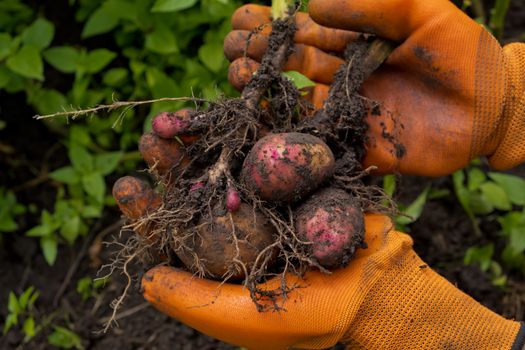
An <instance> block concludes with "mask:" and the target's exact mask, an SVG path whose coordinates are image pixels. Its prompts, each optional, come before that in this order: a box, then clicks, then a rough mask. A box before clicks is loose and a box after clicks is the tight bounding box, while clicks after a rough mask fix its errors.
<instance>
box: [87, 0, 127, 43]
mask: <svg viewBox="0 0 525 350" xmlns="http://www.w3.org/2000/svg"><path fill="white" fill-rule="evenodd" d="M122 11H125V9H124V8H123V9H122ZM118 22H119V18H118V17H116V16H115V15H114V14H112V13H110V12H108V11H107V10H106V9H105V8H104V7H101V8H99V9H98V10H96V11H95V12H93V14H91V16H90V17H89V19H88V20H87V22H86V25H85V26H84V29H83V30H82V38H83V39H85V38H89V37H91V36H95V35H99V34H103V33H107V32H109V31H110V30H112V29H113V28H115V27H116V26H117V25H118Z"/></svg>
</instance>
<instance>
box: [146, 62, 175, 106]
mask: <svg viewBox="0 0 525 350" xmlns="http://www.w3.org/2000/svg"><path fill="white" fill-rule="evenodd" d="M146 82H147V84H148V86H149V87H150V89H151V92H152V94H153V97H154V98H161V97H170V96H177V85H176V84H175V82H174V81H173V79H171V78H170V77H169V76H167V75H166V73H164V72H162V71H160V70H159V69H157V68H153V67H148V68H147V70H146Z"/></svg>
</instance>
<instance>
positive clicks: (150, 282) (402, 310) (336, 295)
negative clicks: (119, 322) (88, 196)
mask: <svg viewBox="0 0 525 350" xmlns="http://www.w3.org/2000/svg"><path fill="white" fill-rule="evenodd" d="M135 181H136V180H135ZM123 183H131V184H132V183H133V181H132V180H131V178H130V177H125V178H122V179H121V180H119V183H117V185H116V186H115V188H114V195H115V197H116V200H117V203H119V206H120V207H121V208H122V209H123V211H124V212H127V213H129V214H130V215H133V216H136V214H138V212H139V211H140V210H142V211H143V214H142V215H147V212H148V210H149V209H150V205H151V204H152V203H153V204H154V203H156V200H154V199H152V198H154V194H153V191H152V190H151V188H148V187H147V186H144V185H138V184H137V185H132V186H129V187H128V190H125V189H124V188H126V186H123V185H122V184H123ZM130 189H131V190H132V192H130V191H129V190H130ZM154 205H156V204H154ZM129 208H134V210H132V211H130V210H129ZM365 227H366V236H365V237H366V243H367V244H368V248H367V249H360V250H358V251H357V253H356V256H355V258H354V260H352V262H351V263H350V265H349V266H348V267H346V268H344V269H339V270H336V271H334V272H333V273H332V274H331V275H327V274H323V273H320V272H316V271H310V272H308V273H307V274H306V276H305V277H304V280H301V279H299V278H297V277H295V276H292V275H290V276H289V277H288V280H287V282H288V283H289V285H292V284H294V283H298V284H299V285H301V286H302V287H303V288H297V289H293V290H292V291H291V292H290V293H288V295H287V299H286V300H285V301H284V307H285V311H281V312H263V313H260V312H258V311H257V310H256V307H255V305H254V304H253V301H252V299H251V298H250V293H249V291H248V290H247V289H246V288H244V287H243V286H241V285H233V284H224V283H221V282H216V281H211V280H205V279H200V278H197V277H195V276H193V275H192V274H190V273H188V272H184V271H181V270H178V269H176V268H173V267H168V266H158V267H155V268H153V269H151V270H150V271H148V272H147V273H146V274H145V275H144V277H143V279H142V289H143V293H144V297H145V298H146V299H147V300H148V301H149V302H150V303H152V304H153V305H154V306H155V307H156V308H157V309H159V310H160V311H162V312H164V313H166V314H168V315H170V316H172V317H175V318H177V319H178V320H180V321H182V322H184V323H186V324H188V325H189V326H191V327H193V328H195V329H197V330H199V331H201V332H203V333H205V334H208V335H211V336H213V337H216V338H218V339H221V340H223V341H226V342H229V343H232V344H236V345H240V346H244V347H248V348H249V349H272V350H278V349H287V348H290V347H299V348H311V349H322V348H326V347H329V346H332V345H334V344H335V343H337V342H343V343H346V344H347V345H348V346H349V347H350V348H365V349H442V348H447V349H449V348H450V349H491V350H494V349H507V350H508V349H511V346H514V347H512V349H521V347H522V346H523V344H524V341H525V327H521V329H522V331H521V332H519V330H520V324H519V323H518V322H513V321H509V320H505V319H504V318H503V317H501V316H499V315H497V314H495V313H493V312H492V311H490V310H489V309H487V308H485V307H484V306H482V305H480V304H479V303H478V302H476V301H475V300H473V299H472V298H470V297H469V296H467V295H466V294H464V293H463V292H461V291H460V290H458V289H456V288H455V287H454V286H453V285H452V284H450V283H449V282H448V281H446V280H445V279H444V278H442V277H441V276H439V275H438V274H436V273H435V272H434V271H432V270H431V269H430V268H427V266H426V265H425V264H424V263H423V261H422V260H421V259H420V258H419V257H418V256H417V255H416V253H415V252H414V251H413V250H412V240H411V238H410V237H409V236H407V235H406V234H403V233H400V232H396V231H393V230H392V222H391V221H390V220H389V219H388V218H387V217H385V216H382V215H373V214H369V215H367V216H366V219H365ZM280 282H281V281H280V279H277V278H276V279H274V280H270V281H269V282H267V283H266V284H264V285H260V286H259V287H261V288H265V287H268V288H271V289H274V288H276V287H277V286H278V285H279V283H280ZM518 333H519V335H518ZM513 344H514V345H513Z"/></svg>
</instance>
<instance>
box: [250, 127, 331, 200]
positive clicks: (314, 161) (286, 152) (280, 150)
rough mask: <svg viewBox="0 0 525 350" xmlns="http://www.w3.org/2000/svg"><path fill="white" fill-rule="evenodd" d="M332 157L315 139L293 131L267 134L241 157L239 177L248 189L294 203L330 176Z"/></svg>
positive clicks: (273, 198) (267, 198) (269, 198)
mask: <svg viewBox="0 0 525 350" xmlns="http://www.w3.org/2000/svg"><path fill="white" fill-rule="evenodd" d="M334 166H335V159H334V155H333V153H332V151H331V150H330V148H329V147H328V146H327V145H326V144H325V143H324V142H323V141H322V140H321V139H319V138H317V137H315V136H312V135H309V134H302V133H297V132H291V133H283V134H269V135H267V136H265V137H263V138H262V139H260V140H259V141H258V142H257V143H256V144H255V146H254V147H253V148H252V149H251V150H250V152H249V153H248V156H247V157H246V159H245V160H244V164H243V168H242V172H241V179H242V181H243V183H244V184H245V186H246V187H247V188H248V190H250V191H253V192H255V193H256V194H257V195H259V196H260V197H261V198H262V199H264V200H267V201H272V202H281V203H290V202H294V201H296V200H298V199H300V198H302V197H304V196H306V195H308V194H310V193H311V192H313V191H314V190H315V189H316V188H317V187H318V186H319V185H320V184H321V183H323V182H324V181H325V180H326V179H328V178H329V177H330V176H332V173H333V170H334Z"/></svg>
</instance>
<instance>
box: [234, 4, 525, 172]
mask: <svg viewBox="0 0 525 350" xmlns="http://www.w3.org/2000/svg"><path fill="white" fill-rule="evenodd" d="M309 16H311V18H310V17H308V15H306V14H299V15H298V17H297V24H298V32H297V33H296V36H295V41H296V52H295V53H294V54H293V55H292V56H291V57H290V58H289V60H288V62H287V64H286V65H285V67H284V70H297V71H300V72H302V73H303V74H305V75H306V76H308V77H309V78H310V79H312V80H313V81H315V82H316V83H319V84H318V85H317V87H316V88H315V89H314V91H313V93H312V99H313V101H315V104H316V105H317V106H319V105H320V104H321V102H322V100H323V98H325V97H326V96H327V93H326V91H327V88H326V85H325V84H330V83H331V77H332V75H333V73H334V72H335V71H336V70H337V68H338V67H339V65H340V64H341V63H342V60H341V59H339V58H337V57H335V56H334V55H330V54H329V53H336V54H340V53H341V52H342V50H343V49H344V47H345V44H346V43H347V42H348V41H350V40H353V39H354V38H355V37H356V34H355V32H350V31H356V32H363V33H372V34H376V35H378V36H380V37H382V38H386V39H390V40H393V41H394V42H396V43H397V45H398V47H397V49H396V50H395V51H394V52H393V53H392V54H391V55H390V57H389V59H388V60H387V61H386V63H385V64H383V66H382V67H381V68H380V69H379V70H377V71H376V72H375V73H374V74H373V75H372V76H371V77H370V78H369V79H368V80H367V81H366V82H365V84H364V85H363V88H362V94H363V95H364V96H366V97H368V98H370V99H372V100H375V101H378V102H380V104H381V107H380V112H381V113H380V114H381V115H380V116H373V115H370V116H369V117H368V122H369V124H370V130H369V142H368V145H367V148H368V154H367V157H366V159H365V161H364V163H365V164H364V165H365V166H368V165H378V166H379V167H380V170H381V172H383V173H385V172H393V171H400V172H402V173H410V174H417V175H431V176H439V175H445V174H449V173H451V172H453V171H454V170H456V169H459V168H462V167H464V166H465V165H466V164H467V163H468V162H469V161H470V160H471V159H472V158H475V157H478V156H487V157H488V159H489V162H490V164H491V165H492V166H493V167H494V168H496V169H506V168H511V167H513V166H515V165H517V164H519V163H521V162H523V161H524V160H525V142H523V141H522V139H523V137H524V136H525V134H524V132H523V130H525V44H518V43H514V44H510V45H507V46H505V47H504V48H503V49H502V48H501V47H500V45H499V44H498V42H497V41H496V40H495V39H494V38H493V37H492V36H491V35H490V34H489V33H488V32H487V31H486V30H485V29H483V27H482V26H481V25H479V24H477V23H476V22H474V21H473V20H472V19H470V18H469V17H467V16H466V15H465V14H464V13H463V12H461V11H460V10H459V9H458V8H456V7H455V6H454V5H453V4H452V3H451V2H449V1H447V0H427V1H419V0H376V1H372V0H338V1H334V0H312V1H310V3H309ZM312 19H313V21H312ZM269 21H270V10H269V8H267V7H262V6H256V5H246V6H244V7H241V8H240V9H238V10H237V11H236V12H235V14H234V15H233V18H232V24H233V28H234V31H232V32H231V33H230V34H229V35H228V37H227V38H226V40H225V44H224V47H225V53H226V56H227V57H228V58H229V59H230V60H232V61H233V62H232V64H231V67H230V74H229V76H230V81H231V82H232V84H234V86H237V87H238V88H241V87H242V85H243V83H244V82H245V81H246V77H249V76H251V72H252V71H253V70H254V68H256V66H257V63H256V61H257V60H260V58H261V56H262V53H263V52H264V50H265V47H266V43H267V34H268V31H269V30H270V29H269V26H268V25H267V23H269ZM314 21H315V22H314ZM316 23H318V24H316ZM323 26H325V27H323ZM254 28H257V30H256V31H255V34H252V35H250V42H249V44H248V45H247V44H246V39H247V38H248V36H249V33H250V31H252V30H253V29H254ZM330 28H338V29H337V30H336V29H330ZM245 48H247V50H246V56H247V58H243V55H244V51H245ZM390 136H394V137H395V138H396V139H397V141H396V142H395V143H398V145H397V146H395V147H394V145H393V143H392V142H391V141H390V139H391V137H390Z"/></svg>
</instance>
